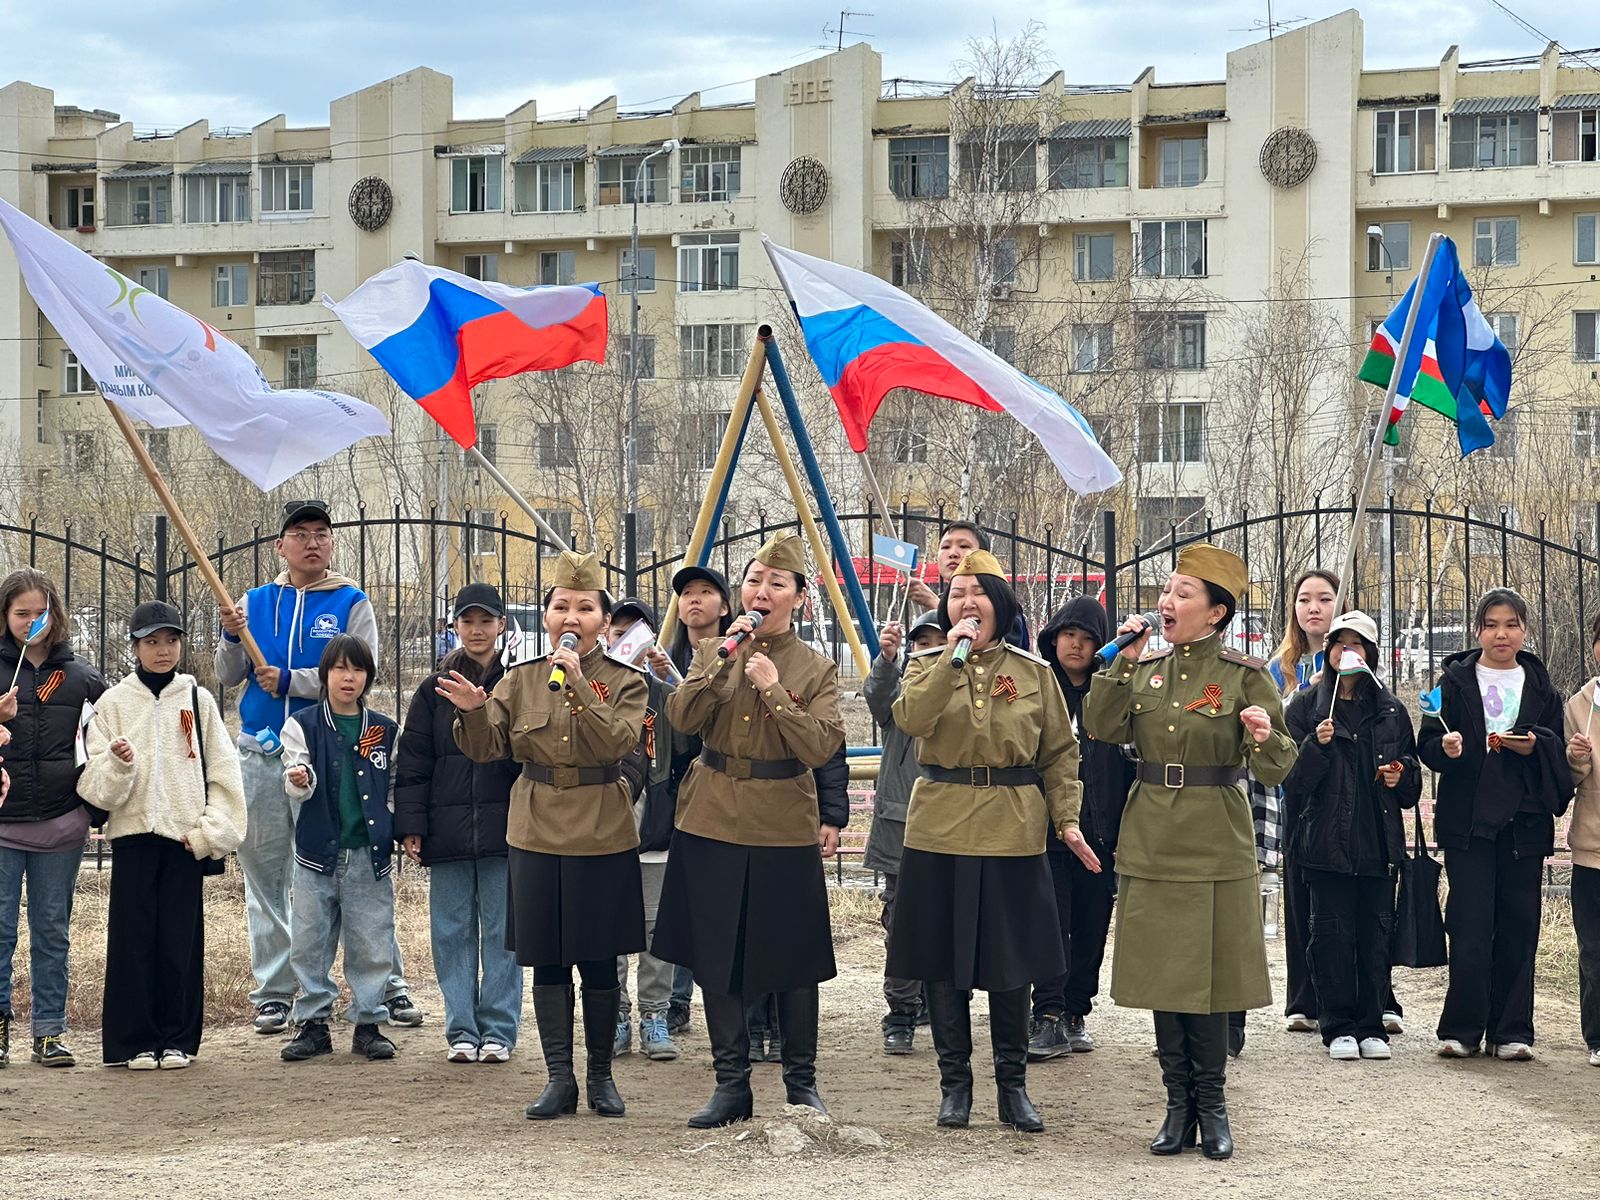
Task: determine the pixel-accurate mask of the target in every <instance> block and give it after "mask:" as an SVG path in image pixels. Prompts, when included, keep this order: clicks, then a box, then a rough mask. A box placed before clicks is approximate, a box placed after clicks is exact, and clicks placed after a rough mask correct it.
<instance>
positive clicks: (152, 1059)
mask: <svg viewBox="0 0 1600 1200" xmlns="http://www.w3.org/2000/svg"><path fill="white" fill-rule="evenodd" d="M160 1065H161V1064H160V1062H158V1061H157V1060H156V1055H155V1051H154V1050H146V1051H145V1052H144V1053H143V1054H135V1055H134V1056H133V1057H132V1058H130V1059H129V1060H128V1070H130V1071H154V1070H155V1069H156V1068H157V1067H159V1066H160Z"/></svg>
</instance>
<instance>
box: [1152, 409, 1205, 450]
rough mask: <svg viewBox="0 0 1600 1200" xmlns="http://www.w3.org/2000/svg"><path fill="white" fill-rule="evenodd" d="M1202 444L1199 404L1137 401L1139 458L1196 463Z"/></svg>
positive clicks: (1203, 432)
mask: <svg viewBox="0 0 1600 1200" xmlns="http://www.w3.org/2000/svg"><path fill="white" fill-rule="evenodd" d="M1204 446H1205V406H1204V405H1203V404H1141V405H1140V406H1139V460H1140V461H1141V462H1149V463H1197V462H1199V461H1201V457H1202V452H1203V449H1204Z"/></svg>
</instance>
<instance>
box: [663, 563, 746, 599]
mask: <svg viewBox="0 0 1600 1200" xmlns="http://www.w3.org/2000/svg"><path fill="white" fill-rule="evenodd" d="M697 579H699V580H701V581H703V582H705V583H709V584H710V585H711V586H712V587H714V588H716V589H717V591H719V592H721V593H722V598H723V600H725V601H728V602H730V603H731V602H732V600H733V593H732V592H731V591H729V590H728V581H727V580H726V579H725V578H723V575H722V572H721V571H716V570H713V569H712V568H710V567H684V568H683V569H681V570H680V571H679V572H678V573H677V574H676V575H674V576H673V577H672V590H673V591H674V592H676V593H677V594H678V595H680V596H681V595H683V589H684V588H686V587H688V586H689V584H691V583H693V582H694V581H695V580H697Z"/></svg>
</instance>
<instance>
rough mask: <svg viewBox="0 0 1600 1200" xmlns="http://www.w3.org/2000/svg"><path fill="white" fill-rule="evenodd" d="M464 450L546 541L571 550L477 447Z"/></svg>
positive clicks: (514, 485)
mask: <svg viewBox="0 0 1600 1200" xmlns="http://www.w3.org/2000/svg"><path fill="white" fill-rule="evenodd" d="M466 449H467V457H468V458H470V459H472V461H473V462H475V463H477V464H478V465H479V466H480V467H482V468H483V469H484V470H485V471H487V472H489V478H490V479H492V480H494V481H495V482H496V483H497V484H499V485H500V490H501V491H502V492H504V493H505V494H506V495H507V496H509V497H510V498H511V500H512V502H513V503H515V504H516V506H517V507H518V508H520V509H521V510H522V511H523V512H525V513H527V514H528V516H530V517H532V518H533V523H534V525H535V526H537V527H538V530H539V532H540V533H542V534H543V535H544V538H545V540H546V541H548V542H553V543H555V545H556V546H558V547H559V548H561V549H562V550H570V549H572V547H571V546H569V545H567V543H566V542H565V541H563V540H562V537H561V535H560V534H559V533H557V532H556V531H555V530H554V529H552V528H550V522H548V521H546V520H545V519H544V518H543V517H541V516H540V515H539V510H538V509H536V508H534V506H533V505H531V504H529V503H528V502H527V500H526V499H524V498H523V495H522V493H521V492H519V491H517V487H516V484H514V483H512V482H511V480H509V479H507V478H506V477H505V476H504V475H502V474H500V469H499V468H498V467H496V466H495V465H494V464H493V463H492V462H490V461H489V460H488V459H487V458H485V457H484V456H483V452H482V451H480V450H479V449H478V447H477V446H468V447H467V448H466Z"/></svg>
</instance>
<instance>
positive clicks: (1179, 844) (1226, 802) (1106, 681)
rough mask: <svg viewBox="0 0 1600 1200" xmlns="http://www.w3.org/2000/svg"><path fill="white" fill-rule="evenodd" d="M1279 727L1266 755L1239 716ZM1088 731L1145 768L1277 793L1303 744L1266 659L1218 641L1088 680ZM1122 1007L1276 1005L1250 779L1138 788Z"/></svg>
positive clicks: (1128, 833) (1122, 879)
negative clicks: (1256, 712)
mask: <svg viewBox="0 0 1600 1200" xmlns="http://www.w3.org/2000/svg"><path fill="white" fill-rule="evenodd" d="M1252 705H1254V706H1258V707H1260V708H1261V709H1262V710H1263V711H1265V712H1266V714H1267V715H1268V716H1269V717H1270V718H1271V719H1272V727H1273V729H1272V733H1271V734H1270V735H1268V737H1267V740H1266V741H1265V742H1263V743H1261V744H1260V745H1257V744H1256V741H1255V739H1254V738H1252V737H1251V736H1250V735H1249V733H1248V732H1247V731H1246V730H1245V728H1244V725H1243V724H1242V723H1241V722H1240V720H1239V713H1240V712H1241V711H1243V710H1244V709H1246V708H1249V707H1251V706H1252ZM1083 728H1084V732H1085V733H1087V734H1089V735H1090V736H1092V737H1095V738H1098V739H1100V740H1102V741H1107V742H1123V743H1128V742H1131V743H1132V744H1133V746H1134V749H1135V750H1136V751H1137V752H1138V754H1139V757H1140V759H1141V760H1143V761H1144V762H1146V763H1157V764H1168V763H1171V764H1182V765H1183V766H1184V767H1188V768H1198V767H1209V768H1215V767H1238V768H1240V769H1241V770H1242V769H1244V768H1247V767H1248V768H1249V769H1250V770H1251V771H1252V772H1254V774H1255V776H1256V778H1257V779H1259V780H1261V782H1263V783H1265V784H1269V785H1271V784H1276V783H1281V782H1282V781H1283V779H1284V777H1285V776H1287V775H1288V773H1289V768H1290V767H1291V766H1292V765H1293V764H1294V759H1295V745H1294V742H1293V741H1292V740H1291V739H1290V738H1289V735H1288V732H1287V729H1286V727H1285V725H1284V721H1283V704H1282V702H1281V701H1280V700H1279V698H1278V691H1277V688H1275V687H1274V686H1273V683H1272V679H1271V677H1270V676H1269V675H1268V674H1267V673H1266V671H1265V670H1264V669H1263V664H1262V663H1260V662H1259V661H1258V660H1256V659H1253V658H1250V657H1248V656H1247V655H1244V654H1240V653H1238V652H1237V651H1234V650H1231V649H1228V648H1227V647H1225V646H1223V645H1222V644H1221V642H1220V641H1219V640H1218V638H1216V637H1215V636H1212V637H1208V638H1205V639H1203V640H1202V641H1198V642H1191V643H1189V644H1188V645H1184V646H1176V647H1173V648H1172V649H1170V650H1167V651H1163V652H1161V653H1159V654H1156V655H1149V656H1146V658H1145V659H1143V660H1142V661H1140V662H1138V663H1133V662H1130V661H1128V659H1126V658H1123V657H1119V658H1117V659H1116V661H1115V662H1113V663H1112V665H1111V666H1110V667H1108V668H1106V669H1105V670H1104V671H1101V672H1100V673H1099V674H1097V675H1096V676H1095V677H1094V679H1093V681H1092V683H1091V684H1090V689H1089V696H1088V699H1087V700H1086V701H1085V703H1084V708H1083ZM1117 876H1118V880H1119V884H1120V887H1119V895H1118V900H1117V937H1116V951H1115V957H1114V959H1113V964H1112V985H1111V994H1112V997H1113V998H1114V999H1115V1000H1116V1001H1117V1003H1118V1004H1123V1005H1127V1006H1128V1007H1132V1008H1152V1009H1160V1010H1163V1011H1169V1012H1193V1013H1207V1012H1230V1011H1237V1010H1239V1009H1248V1008H1259V1007H1261V1006H1262V1005H1265V1004H1269V1003H1271V1000H1272V993H1271V988H1270V985H1269V983H1268V980H1267V962H1266V947H1265V944H1264V942H1263V940H1262V928H1261V900H1260V885H1259V880H1258V875H1257V866H1256V852H1255V820H1254V817H1253V816H1252V814H1251V812H1250V800H1249V796H1248V794H1247V792H1246V789H1245V786H1244V783H1243V782H1242V781H1241V782H1239V783H1236V784H1231V785H1228V786H1226V787H1214V786H1213V787H1199V786H1193V787H1183V788H1169V787H1166V786H1164V785H1162V784H1158V783H1146V782H1143V781H1142V780H1141V781H1139V782H1137V783H1135V784H1134V787H1133V790H1132V792H1130V793H1129V796H1128V804H1127V808H1126V809H1125V810H1124V811H1123V816H1122V826H1121V832H1120V835H1119V838H1118V841H1117Z"/></svg>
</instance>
